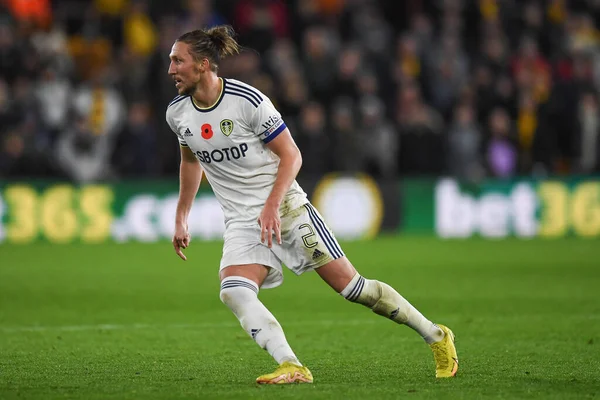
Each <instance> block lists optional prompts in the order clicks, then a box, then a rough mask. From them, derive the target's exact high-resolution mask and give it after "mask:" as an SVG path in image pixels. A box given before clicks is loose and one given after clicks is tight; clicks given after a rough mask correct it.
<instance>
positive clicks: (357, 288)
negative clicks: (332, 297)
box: [340, 272, 365, 301]
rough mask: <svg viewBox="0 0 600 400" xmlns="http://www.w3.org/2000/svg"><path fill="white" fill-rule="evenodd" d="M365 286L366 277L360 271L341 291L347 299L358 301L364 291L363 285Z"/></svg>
mask: <svg viewBox="0 0 600 400" xmlns="http://www.w3.org/2000/svg"><path fill="white" fill-rule="evenodd" d="M364 286H365V278H363V277H362V276H361V275H360V274H359V273H358V272H357V273H356V275H354V277H352V280H351V281H350V282H349V283H348V285H347V286H346V287H345V288H344V290H342V291H341V292H340V294H341V295H342V296H344V298H345V299H346V300H349V301H356V300H357V299H358V297H359V296H360V294H361V293H362V290H363V287H364Z"/></svg>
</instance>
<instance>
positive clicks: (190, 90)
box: [178, 85, 196, 96]
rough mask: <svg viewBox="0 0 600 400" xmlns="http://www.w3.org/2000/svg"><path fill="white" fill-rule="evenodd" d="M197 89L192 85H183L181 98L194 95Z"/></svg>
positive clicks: (180, 89) (180, 93)
mask: <svg viewBox="0 0 600 400" xmlns="http://www.w3.org/2000/svg"><path fill="white" fill-rule="evenodd" d="M195 89H196V88H195V87H194V86H191V85H182V86H181V87H180V88H179V90H178V92H179V95H180V96H191V95H193V94H194V90H195Z"/></svg>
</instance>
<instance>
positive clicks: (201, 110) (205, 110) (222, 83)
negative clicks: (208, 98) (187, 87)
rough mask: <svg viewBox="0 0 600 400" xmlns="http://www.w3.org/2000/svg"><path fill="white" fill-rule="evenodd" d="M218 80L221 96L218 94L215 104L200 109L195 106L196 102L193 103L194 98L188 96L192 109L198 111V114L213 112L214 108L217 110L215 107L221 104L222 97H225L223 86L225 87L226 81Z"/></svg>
mask: <svg viewBox="0 0 600 400" xmlns="http://www.w3.org/2000/svg"><path fill="white" fill-rule="evenodd" d="M219 79H220V80H221V94H219V98H218V99H217V101H215V104H213V105H212V106H210V107H206V108H202V107H200V106H198V105H197V104H196V102H195V101H194V96H190V100H191V102H192V105H193V106H194V108H195V109H196V111H200V112H209V111H212V110H214V109H215V108H217V106H218V105H219V104H220V103H221V100H223V97H224V96H225V85H226V81H225V79H223V78H221V77H219Z"/></svg>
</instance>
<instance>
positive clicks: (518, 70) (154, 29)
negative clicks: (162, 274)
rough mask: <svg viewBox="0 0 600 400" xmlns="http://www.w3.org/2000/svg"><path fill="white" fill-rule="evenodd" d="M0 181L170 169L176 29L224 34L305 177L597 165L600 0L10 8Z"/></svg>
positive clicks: (473, 177) (0, 96) (274, 0)
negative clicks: (224, 27)
mask: <svg viewBox="0 0 600 400" xmlns="http://www.w3.org/2000/svg"><path fill="white" fill-rule="evenodd" d="M1 4H2V5H1V6H0V71H1V75H0V177H4V178H24V177H26V178H31V177H53V178H54V177H56V178H63V179H70V180H73V181H76V182H93V181H101V180H112V179H119V178H130V177H136V178H139V177H160V176H174V174H176V173H177V170H178V166H179V165H178V160H179V158H178V157H179V148H178V144H177V139H176V137H175V135H174V134H173V133H172V132H171V131H170V130H169V127H168V126H167V124H166V122H165V119H164V115H165V110H166V106H167V104H168V103H169V101H170V100H171V99H172V98H173V97H174V96H175V95H176V91H175V88H174V84H173V81H172V80H171V78H170V77H169V76H168V75H167V69H168V66H169V58H168V54H169V52H170V49H171V46H172V44H173V42H174V40H175V39H176V38H177V37H178V36H179V35H180V34H181V33H183V32H186V31H189V30H193V29H197V28H201V27H210V26H214V25H219V24H224V23H226V24H231V25H233V27H234V28H235V30H236V32H237V33H238V40H239V42H240V43H241V44H242V45H243V46H244V47H245V50H244V51H243V52H242V53H241V54H240V55H238V56H235V57H232V58H230V59H228V60H226V61H225V62H223V63H222V65H221V68H220V74H221V75H223V76H226V77H232V78H237V79H240V80H243V81H245V82H247V83H249V84H251V85H254V86H256V87H257V88H258V89H260V90H261V91H262V92H264V93H265V94H266V95H267V96H269V97H270V98H271V99H272V101H273V103H274V104H275V105H276V107H277V108H278V109H279V110H280V111H281V113H282V114H283V117H284V119H285V121H286V123H287V125H288V126H289V127H290V130H291V132H292V134H293V136H294V138H295V140H296V142H297V143H298V146H299V147H300V149H301V150H302V152H303V157H304V165H303V170H302V172H301V173H302V174H304V175H311V174H314V175H320V174H323V173H326V172H330V171H340V172H355V171H363V172H368V173H370V174H372V175H374V176H376V177H380V178H393V177H398V176H415V175H425V176H438V175H450V176H455V177H457V178H460V179H465V180H469V181H477V180H479V179H482V178H485V177H500V178H510V177H514V176H531V175H533V176H548V175H562V174H589V173H597V172H599V171H600V138H599V137H598V136H599V132H600V117H599V113H598V111H599V101H598V100H599V99H598V89H599V86H598V85H599V84H600V46H599V44H600V31H599V30H598V27H599V26H600V0H430V1H425V0H403V1H399V0H291V1H283V0H219V1H216V0H214V1H211V0H171V1H150V0H90V1H88V2H85V1H80V0H55V1H53V2H51V1H50V0H5V1H4V2H3V3H1Z"/></svg>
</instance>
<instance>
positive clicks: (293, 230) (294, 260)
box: [220, 203, 344, 289]
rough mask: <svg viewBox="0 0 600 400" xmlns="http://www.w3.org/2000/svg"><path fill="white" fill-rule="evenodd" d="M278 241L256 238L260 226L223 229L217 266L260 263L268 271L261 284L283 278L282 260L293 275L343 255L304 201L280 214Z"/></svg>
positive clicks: (265, 286) (277, 282)
mask: <svg viewBox="0 0 600 400" xmlns="http://www.w3.org/2000/svg"><path fill="white" fill-rule="evenodd" d="M281 241H282V244H281V245H280V244H278V243H277V242H276V239H275V237H273V246H272V247H271V248H270V249H269V247H268V246H267V244H266V241H265V243H261V242H260V226H259V225H258V223H257V224H256V226H248V227H235V228H231V229H229V231H227V232H225V243H224V244H223V257H222V258H221V268H220V269H221V270H222V269H223V268H226V267H228V266H230V265H244V264H262V265H265V266H267V267H270V268H269V274H268V275H267V278H266V279H265V281H264V282H263V284H262V286H261V288H263V289H268V288H272V287H276V286H279V285H281V283H282V282H283V266H282V264H285V266H286V267H287V268H289V269H290V270H291V271H292V272H294V273H295V274H296V275H300V274H302V273H304V272H306V271H311V270H313V269H315V268H318V267H320V266H323V265H325V264H327V263H328V262H330V261H333V260H335V259H337V258H340V257H343V256H344V252H343V251H342V248H341V247H340V245H339V243H338V242H337V240H336V239H335V237H334V236H333V233H332V232H331V230H330V229H329V228H328V227H327V225H326V224H325V222H324V221H323V218H322V217H321V215H320V214H319V212H318V211H317V210H316V209H315V208H314V207H313V206H312V205H311V204H310V203H307V204H305V205H303V206H301V207H299V208H297V209H295V210H293V211H290V212H289V213H287V214H285V215H282V216H281Z"/></svg>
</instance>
